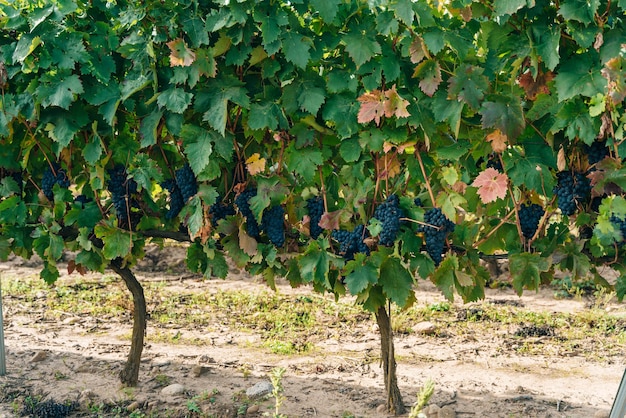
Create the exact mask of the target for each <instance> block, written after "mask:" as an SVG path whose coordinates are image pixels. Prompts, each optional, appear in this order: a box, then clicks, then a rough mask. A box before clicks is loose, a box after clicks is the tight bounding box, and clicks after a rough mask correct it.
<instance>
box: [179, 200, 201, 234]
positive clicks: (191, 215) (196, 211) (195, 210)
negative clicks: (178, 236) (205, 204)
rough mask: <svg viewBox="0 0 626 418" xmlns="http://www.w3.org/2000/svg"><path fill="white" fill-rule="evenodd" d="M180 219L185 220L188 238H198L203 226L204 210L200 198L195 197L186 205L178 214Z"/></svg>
mask: <svg viewBox="0 0 626 418" xmlns="http://www.w3.org/2000/svg"><path fill="white" fill-rule="evenodd" d="M180 216H181V218H183V219H185V221H186V223H187V228H188V229H189V236H190V237H192V238H195V237H197V236H198V234H199V232H200V230H201V229H202V226H203V225H204V210H203V208H202V201H201V200H200V196H198V195H195V196H194V197H192V198H191V199H189V201H188V202H187V203H186V205H185V207H184V208H183V210H181V212H180Z"/></svg>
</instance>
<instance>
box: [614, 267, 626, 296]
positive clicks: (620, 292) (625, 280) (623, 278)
mask: <svg viewBox="0 0 626 418" xmlns="http://www.w3.org/2000/svg"><path fill="white" fill-rule="evenodd" d="M615 293H617V300H618V301H619V302H622V301H623V300H624V296H626V274H624V273H622V274H620V275H619V277H618V278H617V281H616V282H615Z"/></svg>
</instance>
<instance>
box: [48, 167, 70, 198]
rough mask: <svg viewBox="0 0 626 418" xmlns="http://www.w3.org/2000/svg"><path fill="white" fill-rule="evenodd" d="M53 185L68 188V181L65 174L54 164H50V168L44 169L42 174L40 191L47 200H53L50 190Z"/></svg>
mask: <svg viewBox="0 0 626 418" xmlns="http://www.w3.org/2000/svg"><path fill="white" fill-rule="evenodd" d="M55 184H58V185H59V186H61V187H63V188H65V189H67V188H68V187H70V179H69V178H68V177H67V173H66V172H65V170H64V169H62V168H61V166H60V165H59V164H58V163H56V162H54V163H52V167H50V166H48V167H47V168H46V170H45V171H44V172H43V179H42V180H41V190H42V191H43V194H44V196H46V197H47V198H48V200H53V199H54V193H53V192H52V188H53V187H54V185H55Z"/></svg>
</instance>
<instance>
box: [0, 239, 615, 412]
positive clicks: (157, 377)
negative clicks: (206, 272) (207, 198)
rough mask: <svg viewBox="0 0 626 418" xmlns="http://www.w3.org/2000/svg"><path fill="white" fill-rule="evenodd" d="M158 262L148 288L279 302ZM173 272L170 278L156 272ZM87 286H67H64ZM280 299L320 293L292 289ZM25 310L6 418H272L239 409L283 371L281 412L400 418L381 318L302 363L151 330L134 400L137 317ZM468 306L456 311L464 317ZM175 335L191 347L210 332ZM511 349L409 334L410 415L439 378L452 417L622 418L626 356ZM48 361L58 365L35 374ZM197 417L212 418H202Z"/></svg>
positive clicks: (30, 270) (13, 326) (143, 276)
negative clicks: (56, 404)
mask: <svg viewBox="0 0 626 418" xmlns="http://www.w3.org/2000/svg"><path fill="white" fill-rule="evenodd" d="M151 262H154V263H153V265H144V267H145V268H143V269H141V270H139V271H137V276H138V278H139V279H140V280H141V281H149V280H164V281H165V282H166V284H165V286H168V287H169V286H171V287H173V288H180V289H185V290H187V291H188V290H190V289H191V290H193V291H197V292H215V291H218V290H219V289H244V290H246V291H249V292H264V291H267V286H266V285H265V284H264V283H263V282H262V281H261V280H260V279H257V278H253V277H249V276H247V275H245V274H242V273H239V274H236V273H237V272H233V274H231V276H230V277H228V278H227V279H226V280H223V281H222V280H211V281H205V280H201V279H200V278H198V277H196V276H191V275H188V274H186V273H184V272H183V269H182V268H181V269H178V266H181V265H182V264H183V261H182V254H177V253H176V252H171V251H166V252H164V253H161V254H159V255H158V256H156V257H153V258H152V259H151V258H150V257H148V261H147V263H148V264H150V263H151ZM162 269H163V270H167V271H168V273H160V272H158V271H157V272H155V271H154V270H162ZM150 270H152V271H150ZM0 273H1V277H2V280H3V281H4V280H8V279H10V278H15V277H19V278H23V279H26V278H29V277H36V276H37V275H38V269H37V266H36V265H32V264H30V263H26V262H23V261H21V260H20V259H14V260H12V261H9V262H7V263H3V264H0ZM74 276H75V275H74ZM74 276H71V277H62V278H61V279H60V281H59V283H63V282H64V281H71V280H73V278H72V277H74ZM94 278H95V279H97V276H94ZM103 291H105V290H103ZM278 292H281V293H286V294H288V293H290V292H301V293H304V294H310V292H311V291H310V290H309V289H291V288H290V287H289V286H288V285H287V284H285V283H279V285H278ZM417 295H418V303H419V304H432V303H433V302H437V301H444V298H443V297H442V296H441V294H440V293H439V292H438V291H437V289H435V288H434V287H433V286H432V285H429V284H428V283H426V282H422V284H421V287H420V289H419V291H418V294H417ZM42 297H45V296H43V295H42ZM490 300H498V301H500V302H502V301H507V300H509V301H511V303H513V304H519V303H521V304H523V305H524V306H525V307H527V308H530V309H533V310H537V311H546V312H559V311H578V310H584V309H587V303H586V301H585V300H584V299H583V300H572V299H567V300H562V299H561V300H559V299H555V298H554V294H553V290H546V291H545V292H544V291H542V292H539V293H534V292H528V293H526V294H525V295H524V296H522V297H521V298H518V296H517V295H515V293H514V292H513V291H512V290H511V289H508V288H504V289H489V290H488V293H487V297H486V302H489V301H490ZM21 303H22V302H21V301H20V300H19V299H13V298H7V297H5V298H4V300H3V305H4V306H3V308H4V318H5V319H4V325H5V327H4V333H5V340H6V352H7V357H6V363H7V374H6V376H4V377H0V399H2V400H3V402H2V403H0V417H12V416H17V415H19V414H16V410H18V409H19V408H18V405H20V402H23V401H24V399H25V397H26V396H29V395H30V396H32V395H36V394H41V395H44V396H47V397H50V398H54V399H55V400H57V401H62V400H68V399H69V400H80V401H82V402H83V403H84V404H89V405H91V408H90V411H89V412H85V410H83V412H82V413H80V414H75V415H74V416H129V415H131V413H130V412H129V410H133V409H135V408H137V409H135V412H134V415H133V416H135V417H142V416H146V417H148V416H215V417H234V416H258V417H260V416H264V414H265V416H267V415H270V416H271V414H272V413H273V406H274V403H273V402H274V401H273V399H272V398H271V397H266V398H262V399H259V400H257V401H254V402H250V403H249V404H248V407H250V406H254V407H253V408H251V409H250V410H249V411H248V413H247V415H246V414H245V407H244V410H243V411H242V410H241V408H242V407H241V403H238V400H240V399H241V397H242V394H243V393H245V391H246V389H248V388H249V387H251V386H253V385H254V384H256V383H258V382H260V381H263V380H267V379H268V375H269V373H270V371H271V370H272V369H273V368H275V367H277V366H282V367H285V368H286V373H285V375H284V378H283V386H284V394H285V396H286V399H285V401H284V403H283V405H282V407H281V409H280V412H281V413H283V414H285V416H287V417H342V418H343V417H345V418H347V417H384V416H386V415H385V414H384V413H382V412H380V408H378V406H379V405H380V404H381V403H382V402H383V387H384V386H383V378H382V370H381V368H380V366H379V363H378V361H376V360H372V359H377V356H378V355H379V339H378V334H377V331H376V328H375V321H374V320H373V319H371V318H367V316H365V317H364V318H365V319H364V320H363V323H362V325H361V326H359V327H358V329H346V330H345V333H344V334H343V335H342V336H341V337H340V338H334V339H332V340H328V341H325V342H323V343H320V344H317V347H315V349H314V350H311V351H309V352H307V353H305V354H297V355H289V356H284V355H283V356H281V355H274V354H271V353H269V352H268V351H267V350H261V349H258V348H256V349H255V348H252V346H254V344H252V343H253V342H254V340H255V338H256V337H255V336H254V335H250V334H243V333H238V332H236V331H233V330H232V329H230V328H229V327H226V326H223V327H222V326H220V325H219V324H216V326H214V327H212V328H211V330H210V331H206V332H204V333H203V332H202V331H200V333H201V334H203V335H202V336H203V337H204V338H205V339H207V340H208V341H211V343H210V344H206V345H200V346H197V345H194V346H186V345H181V344H164V343H157V342H153V341H151V338H150V337H151V333H152V332H153V330H154V329H155V326H156V325H155V324H152V323H150V322H149V323H148V330H147V342H146V346H145V349H144V354H143V360H142V367H141V372H140V384H139V386H138V387H136V388H125V387H122V386H121V385H120V384H119V381H118V379H117V373H118V371H119V370H120V369H121V366H122V363H123V361H124V360H125V358H126V355H127V352H128V348H129V340H128V335H129V333H130V325H131V319H130V314H129V315H127V316H125V317H123V318H118V320H106V321H104V320H101V319H99V318H93V317H87V316H80V315H63V314H61V316H60V318H61V319H60V320H59V319H55V320H53V319H50V315H47V314H46V313H45V312H39V311H33V312H24V309H22V308H23V306H21V305H20V304H21ZM148 304H150V301H148ZM460 305H461V302H458V301H457V302H454V306H455V307H456V306H460ZM607 309H609V310H610V311H611V314H624V316H625V317H626V307H624V306H623V305H622V304H618V303H617V302H615V301H612V302H610V303H609V304H608V305H607ZM435 326H441V327H443V326H445V324H435ZM170 331H171V332H174V331H175V332H177V333H182V334H183V335H184V336H187V337H189V336H193V335H194V333H199V331H198V330H186V329H179V330H170ZM538 340H540V338H538ZM503 341H504V340H503V339H502V338H501V336H498V335H493V334H490V333H489V332H487V333H484V334H481V335H473V336H467V335H466V336H462V337H459V336H449V337H446V334H445V330H444V332H439V333H438V334H437V335H433V336H425V335H417V334H408V335H396V339H395V344H396V353H397V358H398V363H399V364H398V375H399V385H400V389H401V391H402V393H403V396H404V401H405V403H406V404H407V405H411V404H412V403H413V402H415V400H416V393H417V391H418V390H419V388H420V387H421V386H422V385H423V384H424V382H425V381H426V380H427V379H429V378H430V379H432V380H433V381H434V382H435V392H434V395H433V397H432V398H431V401H430V403H431V404H436V405H438V406H444V405H447V406H448V410H452V411H454V414H453V415H448V416H454V415H455V416H456V417H460V418H473V417H503V418H508V417H554V418H556V417H571V418H590V417H601V416H604V417H608V412H609V410H610V408H611V405H612V402H613V399H614V397H615V395H616V392H617V389H618V385H619V382H620V379H621V377H622V374H623V372H624V367H625V358H624V356H623V354H624V353H626V349H624V350H623V351H622V353H621V354H622V355H619V356H610V357H607V358H602V359H597V360H590V359H588V358H586V357H585V356H584V355H583V354H584V353H580V352H576V351H569V352H561V353H554V352H550V353H546V354H545V355H528V356H525V355H523V354H519V353H516V352H515V351H512V350H506V349H504V348H505V347H502V344H505V343H503ZM537 342H538V343H540V341H537ZM257 346H258V345H257ZM38 353H39V354H38ZM37 354H38V355H39V356H41V357H45V358H43V360H41V361H33V356H35V355H37ZM199 366H202V367H199ZM166 383H167V384H169V383H178V384H181V385H183V386H184V388H185V390H184V392H183V393H181V394H179V395H164V394H162V393H161V390H162V388H163V386H164V384H166ZM238 408H239V411H237V409H238ZM257 408H258V410H257V411H256V412H255V409H257ZM195 409H199V410H201V411H202V413H203V414H204V415H200V414H197V413H196V415H194V414H193V413H192V411H193V410H195ZM140 411H141V412H140ZM150 411H152V412H150ZM238 413H239V415H238ZM211 414H213V415H211ZM442 415H443V414H442ZM435 417H436V415H435ZM429 418H430V417H429Z"/></svg>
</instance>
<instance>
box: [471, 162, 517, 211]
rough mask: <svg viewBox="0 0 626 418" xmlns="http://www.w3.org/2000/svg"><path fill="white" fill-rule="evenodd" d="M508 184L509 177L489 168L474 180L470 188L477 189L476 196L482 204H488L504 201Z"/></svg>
mask: <svg viewBox="0 0 626 418" xmlns="http://www.w3.org/2000/svg"><path fill="white" fill-rule="evenodd" d="M508 184H509V177H508V176H507V175H506V174H503V173H500V172H499V171H498V170H496V169H495V168H491V167H490V168H488V169H486V170H485V171H483V172H481V173H480V174H479V175H478V177H476V179H474V182H473V183H472V186H474V187H478V196H479V197H480V200H481V201H482V202H483V203H490V202H494V201H496V200H497V199H504V197H505V196H506V192H507V186H508Z"/></svg>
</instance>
